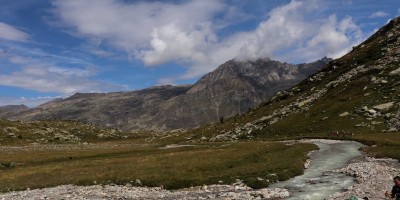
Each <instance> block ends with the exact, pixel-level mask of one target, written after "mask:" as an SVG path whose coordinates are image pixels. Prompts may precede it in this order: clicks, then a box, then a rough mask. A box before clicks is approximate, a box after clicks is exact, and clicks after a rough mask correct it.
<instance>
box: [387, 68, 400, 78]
mask: <svg viewBox="0 0 400 200" xmlns="http://www.w3.org/2000/svg"><path fill="white" fill-rule="evenodd" d="M389 75H391V76H395V75H400V67H399V68H398V69H396V70H393V71H391V72H390V73H389Z"/></svg>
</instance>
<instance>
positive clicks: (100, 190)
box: [0, 180, 289, 200]
mask: <svg viewBox="0 0 400 200" xmlns="http://www.w3.org/2000/svg"><path fill="white" fill-rule="evenodd" d="M287 196H289V192H288V191H287V190H286V189H279V188H277V189H268V188H266V189H260V190H253V189H251V188H249V187H247V186H246V185H244V184H243V183H241V181H239V180H238V181H237V183H235V184H232V185H209V186H202V187H193V188H187V189H182V190H176V191H170V190H165V189H162V188H160V187H153V188H148V187H133V186H131V185H125V186H117V185H104V186H102V185H93V186H74V185H63V186H58V187H53V188H45V189H37V190H27V191H20V192H11V193H7V194H3V195H0V199H43V200H45V199H46V200H50V199H64V200H69V199H71V200H72V199H77V200H83V199H85V200H88V199H89V200H95V199H96V200H97V199H146V200H147V199H149V200H151V199H154V200H156V199H165V200H170V199H171V200H172V199H221V200H222V199H223V200H225V199H280V198H284V197H287Z"/></svg>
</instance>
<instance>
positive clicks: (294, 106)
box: [190, 18, 400, 141]
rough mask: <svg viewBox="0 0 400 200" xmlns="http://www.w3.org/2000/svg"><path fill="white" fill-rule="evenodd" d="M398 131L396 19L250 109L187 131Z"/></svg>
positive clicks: (227, 134) (278, 134)
mask: <svg viewBox="0 0 400 200" xmlns="http://www.w3.org/2000/svg"><path fill="white" fill-rule="evenodd" d="M399 130H400V18H396V19H394V20H392V21H390V23H388V24H387V25H386V26H384V27H383V28H381V29H380V30H379V31H377V32H376V33H375V34H374V35H373V36H371V37H370V38H369V39H367V40H366V41H365V42H363V43H361V44H360V45H358V46H356V47H353V50H352V51H351V52H349V53H348V54H346V55H344V56H343V57H341V58H339V59H336V60H333V61H331V62H329V64H328V65H327V66H326V67H325V68H324V69H322V70H321V71H319V72H317V73H315V74H314V75H312V76H310V77H309V78H307V79H305V80H304V81H302V82H301V83H299V84H297V85H296V86H294V87H291V88H289V89H286V90H284V91H281V92H279V93H278V94H277V95H276V96H274V97H273V98H271V99H270V100H269V101H267V102H264V103H262V104H261V105H260V106H258V107H257V108H255V109H252V110H251V111H250V112H247V113H245V114H243V115H240V116H236V117H233V118H231V119H228V120H225V121H224V123H218V124H213V125H209V126H204V127H201V128H198V129H196V130H193V131H192V132H191V133H190V134H191V135H195V136H197V139H200V137H202V138H203V139H204V140H205V138H207V139H208V140H210V141H215V140H236V139H239V138H252V137H261V138H262V137H265V138H276V139H282V138H285V137H287V136H290V137H298V138H301V137H305V136H308V137H314V138H315V137H326V136H328V133H331V136H332V134H333V135H334V134H338V133H339V134H340V135H341V136H343V135H346V136H350V135H352V134H355V133H357V134H358V135H360V134H361V135H363V134H368V133H370V134H374V133H381V132H386V133H391V132H394V133H396V132H399Z"/></svg>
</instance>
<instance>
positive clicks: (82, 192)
mask: <svg viewBox="0 0 400 200" xmlns="http://www.w3.org/2000/svg"><path fill="white" fill-rule="evenodd" d="M315 141H316V140H306V141H303V142H311V143H313V142H315ZM317 141H318V142H321V141H322V142H327V143H329V142H331V141H329V140H325V141H324V140H317ZM244 144H245V145H244ZM244 144H243V143H242V144H236V145H238V146H236V148H243V147H245V146H249V145H250V146H252V147H255V148H256V149H257V147H258V148H260V146H258V145H260V144H259V143H244ZM221 145H222V146H224V145H227V146H230V145H232V144H221ZM270 145H271V146H272V149H274V148H278V149H279V148H281V146H280V145H278V146H274V145H275V143H262V145H261V146H270ZM296 145H299V144H296ZM296 145H289V146H288V145H285V146H286V147H292V146H296ZM50 146H51V145H50ZM50 146H44V147H41V148H39V151H38V149H36V153H34V154H40V153H39V152H40V151H42V152H48V149H49V148H50ZM95 146H97V147H100V146H101V145H100V146H99V145H93V146H91V144H89V145H88V146H87V147H86V150H85V151H87V152H90V149H97V151H98V150H99V149H98V148H96V147H95ZM118 146H121V147H124V148H128V149H131V148H135V147H132V146H129V145H128V144H119V145H115V144H113V143H107V146H106V147H107V148H106V149H107V151H110V149H113V148H117V147H118ZM30 148H37V147H30ZM76 148H77V147H76V146H74V145H60V146H58V147H57V148H56V149H59V150H62V151H65V150H66V149H68V150H69V153H72V152H74V150H75V151H76ZM142 148H143V147H142ZM181 148H183V149H185V148H193V147H179V146H177V147H176V148H172V149H170V148H167V149H164V148H160V149H162V150H167V151H172V152H169V153H175V154H180V155H182V151H183V152H184V150H180V149H181ZM220 148H221V147H220ZM236 148H231V149H230V148H228V149H225V151H232V150H236ZM5 149H7V151H6V152H7V153H6V154H9V155H18V152H20V151H18V149H17V150H16V148H11V147H8V148H7V147H2V148H0V151H2V152H4V150H5ZM100 149H101V147H100ZM131 150H132V149H131ZM153 150H154V149H153ZM192 150H193V149H192ZM192 150H191V151H192ZM263 150H264V151H265V150H266V151H270V150H271V148H268V149H263ZM276 150H277V149H276ZM309 150H312V148H310V149H309ZM53 151H54V149H53ZM24 152H25V154H26V153H27V152H34V151H32V149H30V150H29V151H24ZM67 152H68V151H67ZM200 152H201V151H200ZM103 153H104V152H103ZM202 153H205V152H202ZM252 153H256V152H252ZM264 153H265V152H264ZM32 155H33V154H31V156H32ZM249 155H251V154H247V155H246V156H249ZM64 156H65V155H64ZM120 156H121V155H120ZM225 156H226V155H225ZM17 157H18V156H17ZM39 157H40V156H39ZM39 157H37V158H39ZM117 157H118V156H117ZM264 161H265V160H264ZM52 162H54V163H57V161H54V160H53V161H52ZM303 162H304V160H303ZM44 163H46V162H44ZM42 164H43V163H42ZM48 164H49V163H47V165H48ZM87 164H90V163H87ZM99 164H100V163H99ZM104 164H106V163H104ZM131 164H132V163H131ZM21 165H22V164H21ZM31 165H33V164H31ZM36 165H37V166H41V164H39V163H36ZM57 165H58V167H59V170H62V168H61V167H62V166H61V165H60V163H58V164H57ZM45 166H46V165H45ZM51 166H52V167H57V166H55V165H51ZM30 167H32V166H30ZM47 167H49V166H47ZM220 167H221V166H220ZM16 168H18V167H16ZM31 169H34V168H31ZM94 169H95V168H94ZM132 169H133V170H134V169H136V168H134V167H132ZM7 170H9V171H7ZM12 170H15V169H3V170H0V175H1V176H2V180H4V179H3V178H5V177H7V176H5V175H4V174H5V173H7V172H11V174H12V173H13V171H12ZM219 171H221V169H220V170H219ZM226 171H229V169H226ZM337 171H338V172H341V173H346V174H348V175H351V176H355V177H356V183H355V184H354V185H353V186H351V187H350V188H348V190H347V191H345V192H341V193H336V194H333V195H332V196H331V197H330V198H329V199H333V200H339V199H347V198H349V197H350V196H358V197H365V196H367V197H369V198H370V199H382V198H383V193H384V192H385V191H386V190H390V188H391V184H392V182H391V178H392V177H393V176H395V175H399V174H400V165H399V163H398V161H396V160H394V159H377V158H371V157H367V156H365V157H363V158H360V159H356V160H354V161H353V162H351V163H350V164H349V165H347V166H346V167H344V168H343V169H338V170H337ZM18 175H20V176H21V177H19V176H18ZM39 175H40V174H39ZM153 175H154V174H153ZM31 176H32V175H31ZM260 176H261V175H260ZM12 177H13V179H16V180H18V179H19V178H22V179H24V181H27V180H29V179H30V178H29V176H27V175H26V174H25V175H21V174H14V175H13V176H12ZM8 178H11V177H10V176H8ZM60 178H61V179H62V177H60ZM221 179H222V177H221ZM9 181H10V182H8V183H9V184H10V183H13V182H15V180H9ZM70 181H72V182H73V180H70ZM138 183H140V180H139V179H137V180H135V181H132V182H129V183H125V184H123V185H114V184H104V185H103V184H102V185H100V184H96V182H94V183H92V184H95V185H92V186H75V185H62V186H57V187H48V188H44V189H32V190H30V189H28V190H24V191H17V192H8V193H3V194H2V195H0V199H32V198H33V199H118V198H121V199H183V198H186V199H260V198H282V197H287V196H288V195H289V192H288V191H287V190H286V189H279V188H277V189H269V188H264V189H258V190H257V189H252V188H250V187H248V186H246V184H244V183H243V182H242V181H240V180H234V181H233V183H232V184H224V183H222V182H220V183H222V184H219V185H207V186H205V185H203V186H197V187H190V188H186V189H179V190H167V189H163V188H162V187H136V186H135V184H136V185H137V184H138ZM78 184H79V182H78ZM2 187H3V189H4V188H5V187H6V186H5V185H3V186H2ZM33 187H35V185H33Z"/></svg>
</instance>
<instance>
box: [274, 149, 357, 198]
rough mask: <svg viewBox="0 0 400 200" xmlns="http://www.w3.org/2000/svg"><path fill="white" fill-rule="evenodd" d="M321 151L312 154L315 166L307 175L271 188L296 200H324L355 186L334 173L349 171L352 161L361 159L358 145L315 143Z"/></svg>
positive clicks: (311, 166) (351, 181) (346, 178)
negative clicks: (281, 189)
mask: <svg viewBox="0 0 400 200" xmlns="http://www.w3.org/2000/svg"><path fill="white" fill-rule="evenodd" d="M315 144H316V145H317V146H318V147H319V150H318V151H315V152H313V153H311V155H310V158H311V160H312V161H311V164H310V165H309V167H308V169H306V170H305V171H304V174H303V175H301V176H297V177H295V178H292V179H289V180H287V181H284V182H279V183H276V184H273V185H271V186H270V187H271V188H275V187H276V188H286V189H288V190H289V192H290V195H291V197H289V198H287V199H296V200H323V199H325V198H326V197H328V196H329V195H331V194H333V193H335V192H338V191H341V190H343V189H345V188H347V187H349V186H351V185H352V184H353V182H354V178H353V177H350V176H347V175H345V174H342V173H336V172H332V170H335V169H340V168H342V167H345V166H346V165H347V164H348V163H349V162H350V161H351V160H353V159H356V158H357V157H361V156H362V153H361V151H359V148H360V147H362V146H363V145H362V144H361V143H358V142H350V141H349V142H339V143H326V142H316V143H315Z"/></svg>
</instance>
